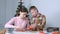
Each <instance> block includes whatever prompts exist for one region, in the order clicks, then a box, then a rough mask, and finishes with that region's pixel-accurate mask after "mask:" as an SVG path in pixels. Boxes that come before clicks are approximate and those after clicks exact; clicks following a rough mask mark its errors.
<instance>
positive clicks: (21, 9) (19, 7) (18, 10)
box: [15, 6, 28, 17]
mask: <svg viewBox="0 0 60 34" xmlns="http://www.w3.org/2000/svg"><path fill="white" fill-rule="evenodd" d="M20 12H27V13H28V10H27V8H26V7H24V6H18V8H17V10H16V14H15V17H16V16H19V15H20Z"/></svg>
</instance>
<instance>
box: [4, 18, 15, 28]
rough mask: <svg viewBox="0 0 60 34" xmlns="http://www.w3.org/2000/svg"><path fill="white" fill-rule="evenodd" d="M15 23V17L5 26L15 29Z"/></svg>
mask: <svg viewBox="0 0 60 34" xmlns="http://www.w3.org/2000/svg"><path fill="white" fill-rule="evenodd" d="M14 21H15V17H14V18H12V19H11V20H10V21H8V22H7V23H6V24H5V28H15V26H13V24H14Z"/></svg>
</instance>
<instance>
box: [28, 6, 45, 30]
mask: <svg viewBox="0 0 60 34" xmlns="http://www.w3.org/2000/svg"><path fill="white" fill-rule="evenodd" d="M29 11H30V13H31V15H32V18H31V26H32V27H33V29H34V30H35V29H37V30H40V29H43V27H44V26H45V23H46V17H45V15H42V14H41V13H39V12H38V10H37V8H36V7H35V6H31V7H30V9H29Z"/></svg>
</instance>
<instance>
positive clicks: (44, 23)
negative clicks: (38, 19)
mask: <svg viewBox="0 0 60 34" xmlns="http://www.w3.org/2000/svg"><path fill="white" fill-rule="evenodd" d="M42 17H43V19H42V24H41V26H42V27H44V26H45V25H46V17H45V15H42Z"/></svg>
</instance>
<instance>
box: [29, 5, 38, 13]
mask: <svg viewBox="0 0 60 34" xmlns="http://www.w3.org/2000/svg"><path fill="white" fill-rule="evenodd" d="M31 9H35V10H37V12H38V9H37V8H36V7H35V6H31V7H30V8H29V12H30V10H31Z"/></svg>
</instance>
